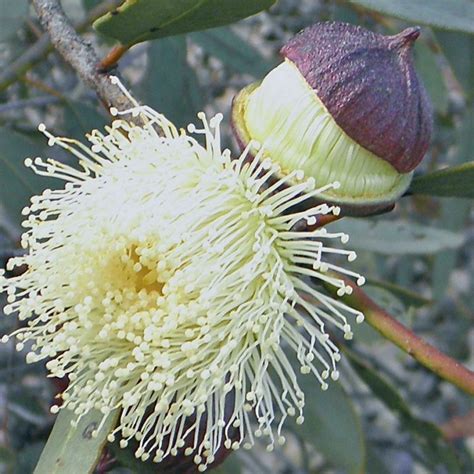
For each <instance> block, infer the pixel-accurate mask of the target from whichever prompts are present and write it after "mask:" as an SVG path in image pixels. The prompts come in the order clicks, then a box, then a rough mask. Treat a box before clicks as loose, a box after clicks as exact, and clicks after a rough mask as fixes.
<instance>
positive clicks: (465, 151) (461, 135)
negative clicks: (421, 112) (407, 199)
mask: <svg viewBox="0 0 474 474" xmlns="http://www.w3.org/2000/svg"><path fill="white" fill-rule="evenodd" d="M473 125H474V107H471V109H470V110H469V111H468V113H467V114H466V116H465V118H464V121H463V123H462V126H461V127H460V128H459V129H458V130H457V134H456V142H457V143H458V151H457V156H456V161H457V163H459V164H458V165H455V166H451V167H448V168H445V169H441V170H437V171H434V172H432V173H428V174H425V175H423V176H419V177H416V178H415V179H414V180H413V182H412V184H411V186H410V192H411V193H413V194H429V195H431V196H449V197H460V198H474V161H468V160H470V159H472V157H473V149H474V134H473V133H472V130H473Z"/></svg>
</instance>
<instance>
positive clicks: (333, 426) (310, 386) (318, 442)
mask: <svg viewBox="0 0 474 474" xmlns="http://www.w3.org/2000/svg"><path fill="white" fill-rule="evenodd" d="M300 387H301V389H302V390H303V392H304V393H306V394H307V395H308V397H307V401H306V405H305V409H304V415H305V422H304V423H303V424H302V425H296V424H294V430H295V432H297V433H298V434H300V435H301V436H302V437H303V439H305V440H306V441H308V442H309V443H311V444H312V445H313V446H314V447H315V448H316V449H317V450H318V451H319V452H321V454H323V455H324V456H325V457H326V459H327V460H328V461H330V462H331V464H333V465H334V466H337V467H338V468H341V469H343V470H344V471H345V472H348V473H350V474H359V473H361V472H364V470H365V469H364V468H365V440H364V437H363V433H362V427H361V423H360V419H359V416H358V415H357V413H356V411H355V409H354V407H353V405H352V403H351V401H350V399H349V397H348V395H347V394H346V393H345V391H344V390H343V388H342V387H341V385H340V384H338V383H335V382H333V383H331V384H329V388H328V390H326V391H323V390H321V389H320V388H319V387H318V386H316V384H315V381H314V380H312V379H311V378H310V377H304V378H302V379H301V381H300ZM340 446H344V449H343V450H341V449H340Z"/></svg>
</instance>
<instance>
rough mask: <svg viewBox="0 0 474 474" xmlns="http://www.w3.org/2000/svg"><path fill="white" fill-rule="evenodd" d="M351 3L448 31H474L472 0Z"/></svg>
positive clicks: (363, 0)
mask: <svg viewBox="0 0 474 474" xmlns="http://www.w3.org/2000/svg"><path fill="white" fill-rule="evenodd" d="M349 2H350V3H353V4H355V5H359V6H361V7H364V8H367V9H369V10H373V11H376V12H379V13H383V14H384V15H390V16H394V17H395V18H400V19H402V20H407V21H410V22H414V23H421V24H423V25H429V26H434V27H437V28H442V29H445V30H454V31H463V32H466V33H474V3H473V2H472V1H470V0H449V2H447V1H446V0H429V1H426V0H397V1H393V0H349Z"/></svg>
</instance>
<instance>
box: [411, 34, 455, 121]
mask: <svg viewBox="0 0 474 474" xmlns="http://www.w3.org/2000/svg"><path fill="white" fill-rule="evenodd" d="M415 65H416V70H417V71H418V73H419V74H420V76H421V79H422V80H423V84H424V85H425V87H426V90H427V91H428V95H429V96H430V98H431V102H432V103H433V106H434V109H435V110H436V112H438V113H439V114H441V115H445V114H446V112H447V110H448V103H449V98H448V88H447V87H446V83H445V81H444V79H443V76H442V73H441V70H440V68H439V65H438V62H437V57H436V55H435V53H434V52H433V51H432V50H431V49H430V48H429V47H428V46H427V44H426V43H425V42H424V41H417V42H416V43H415Z"/></svg>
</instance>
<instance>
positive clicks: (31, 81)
mask: <svg viewBox="0 0 474 474" xmlns="http://www.w3.org/2000/svg"><path fill="white" fill-rule="evenodd" d="M21 80H22V81H23V82H24V83H25V84H28V85H30V86H32V87H34V88H35V89H38V90H40V91H41V92H44V93H46V94H49V95H52V96H54V97H57V98H58V99H60V100H63V99H64V96H63V95H62V94H61V92H59V91H57V90H56V89H53V88H52V87H51V86H48V84H45V83H44V82H43V81H40V80H38V79H30V78H29V77H24V78H22V79H21Z"/></svg>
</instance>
